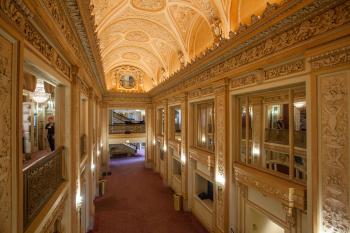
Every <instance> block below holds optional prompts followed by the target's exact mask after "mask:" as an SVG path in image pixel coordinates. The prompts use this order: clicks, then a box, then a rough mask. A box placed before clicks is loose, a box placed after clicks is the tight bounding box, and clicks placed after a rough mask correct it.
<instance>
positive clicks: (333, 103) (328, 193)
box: [317, 63, 350, 233]
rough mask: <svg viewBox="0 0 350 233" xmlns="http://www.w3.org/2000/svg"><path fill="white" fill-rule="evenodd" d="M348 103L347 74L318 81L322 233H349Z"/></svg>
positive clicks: (349, 78)
mask: <svg viewBox="0 0 350 233" xmlns="http://www.w3.org/2000/svg"><path fill="white" fill-rule="evenodd" d="M317 64H320V63H317ZM322 64H324V63H322ZM349 100H350V77H349V74H348V73H345V72H343V73H335V74H331V75H327V76H324V77H319V102H320V113H319V125H320V131H319V134H320V136H319V140H320V142H319V145H320V153H319V161H321V163H320V181H321V184H320V185H321V190H320V191H321V200H320V205H321V206H320V208H321V216H322V217H321V225H322V227H323V232H334V233H347V232H349V231H350V191H349V190H350V187H349V185H350V181H349V180H350V165H349V161H350V155H349V152H350V150H349V137H350V132H349V129H350V127H349V110H350V109H349Z"/></svg>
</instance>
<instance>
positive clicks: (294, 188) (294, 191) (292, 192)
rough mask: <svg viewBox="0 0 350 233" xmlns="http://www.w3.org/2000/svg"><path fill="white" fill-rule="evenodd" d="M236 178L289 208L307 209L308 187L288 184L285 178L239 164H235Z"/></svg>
mask: <svg viewBox="0 0 350 233" xmlns="http://www.w3.org/2000/svg"><path fill="white" fill-rule="evenodd" d="M234 178H235V179H236V180H237V181H238V182H240V183H242V184H244V185H247V186H249V187H252V188H254V189H256V190H258V191H259V192H262V193H264V194H266V195H268V196H270V197H271V198H274V199H277V200H278V201H280V202H282V203H283V204H284V205H287V206H288V207H295V208H298V209H300V210H305V209H306V187H305V186H303V185H298V184H295V183H293V182H286V180H285V179H283V178H279V177H276V176H274V175H270V174H267V173H265V172H261V171H259V170H257V169H255V168H250V167H247V166H245V165H241V164H238V163H235V164H234Z"/></svg>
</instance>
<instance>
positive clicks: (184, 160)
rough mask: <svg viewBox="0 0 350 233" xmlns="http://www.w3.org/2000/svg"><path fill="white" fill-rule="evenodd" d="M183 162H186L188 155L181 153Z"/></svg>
mask: <svg viewBox="0 0 350 233" xmlns="http://www.w3.org/2000/svg"><path fill="white" fill-rule="evenodd" d="M181 162H182V164H185V163H186V156H185V155H184V154H181Z"/></svg>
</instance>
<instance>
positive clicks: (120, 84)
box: [112, 65, 146, 92]
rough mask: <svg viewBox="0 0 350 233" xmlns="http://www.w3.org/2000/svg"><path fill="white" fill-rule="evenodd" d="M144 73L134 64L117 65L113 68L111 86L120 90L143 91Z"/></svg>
mask: <svg viewBox="0 0 350 233" xmlns="http://www.w3.org/2000/svg"><path fill="white" fill-rule="evenodd" d="M145 75H146V74H145V73H144V72H143V71H142V70H141V69H139V68H137V67H135V66H129V65H123V66H118V67H116V68H115V69H114V70H113V79H112V85H113V88H114V89H115V90H118V91H121V92H123V91H124V92H144V86H143V85H144V78H145Z"/></svg>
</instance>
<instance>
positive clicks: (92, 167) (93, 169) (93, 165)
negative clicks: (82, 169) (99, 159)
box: [91, 163, 96, 171]
mask: <svg viewBox="0 0 350 233" xmlns="http://www.w3.org/2000/svg"><path fill="white" fill-rule="evenodd" d="M95 168H96V165H95V164H94V163H91V171H95Z"/></svg>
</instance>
